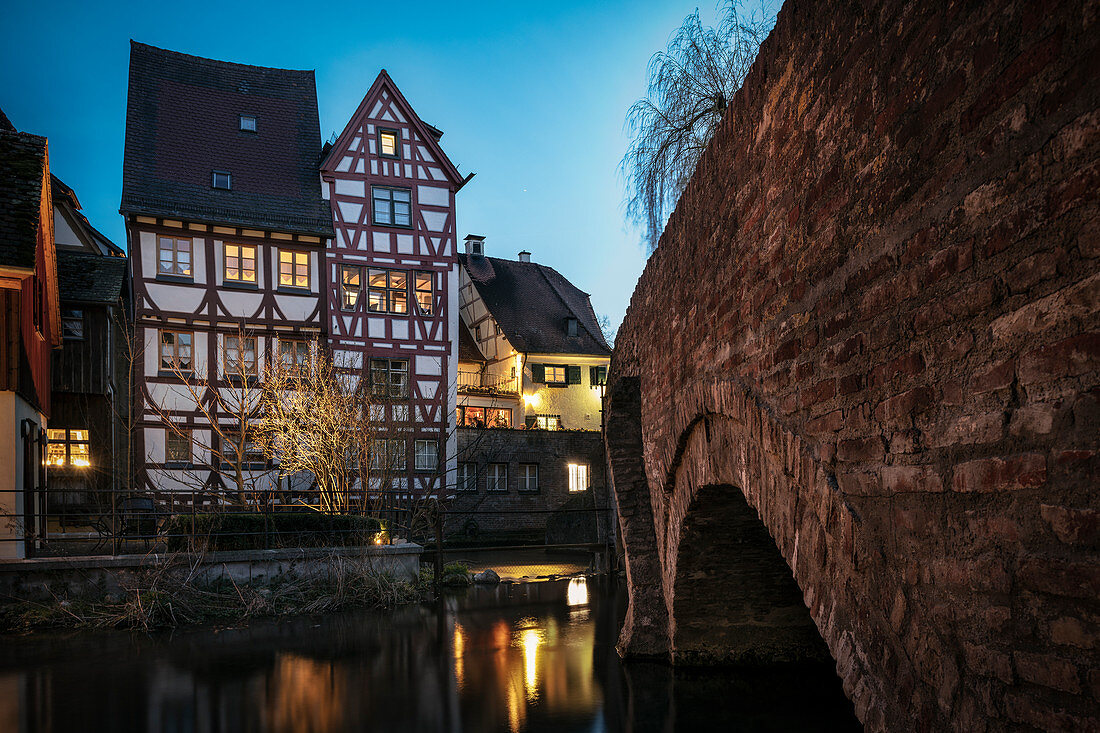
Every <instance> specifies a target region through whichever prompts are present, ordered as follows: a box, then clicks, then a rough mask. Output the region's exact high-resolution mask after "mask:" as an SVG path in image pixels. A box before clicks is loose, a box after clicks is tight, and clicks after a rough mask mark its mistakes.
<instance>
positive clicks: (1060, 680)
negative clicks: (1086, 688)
mask: <svg viewBox="0 0 1100 733" xmlns="http://www.w3.org/2000/svg"><path fill="white" fill-rule="evenodd" d="M1015 659H1016V672H1017V673H1018V674H1019V675H1020V677H1022V678H1023V679H1025V680H1027V681H1028V682H1033V683H1035V684H1037V685H1043V686H1044V687H1051V688H1053V689H1055V690H1062V691H1063V692H1071V693H1074V694H1076V693H1078V692H1080V691H1081V682H1080V680H1078V679H1077V668H1076V667H1075V666H1073V665H1072V664H1070V663H1069V662H1067V661H1066V660H1064V659H1061V658H1059V657H1055V656H1052V655H1050V654H1031V653H1028V652H1016V654H1015Z"/></svg>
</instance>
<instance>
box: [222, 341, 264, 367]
mask: <svg viewBox="0 0 1100 733" xmlns="http://www.w3.org/2000/svg"><path fill="white" fill-rule="evenodd" d="M222 344H223V346H222V348H223V357H224V358H223V360H222V362H223V363H224V364H225V375H226V376H227V377H254V376H256V374H257V371H256V337H255V336H226V337H225V341H223V342H222Z"/></svg>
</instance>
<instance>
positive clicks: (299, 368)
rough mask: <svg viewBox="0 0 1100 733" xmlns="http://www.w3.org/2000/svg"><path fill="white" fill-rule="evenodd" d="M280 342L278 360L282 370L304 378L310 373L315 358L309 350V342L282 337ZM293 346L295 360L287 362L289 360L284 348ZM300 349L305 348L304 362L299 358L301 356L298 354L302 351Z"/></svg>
mask: <svg viewBox="0 0 1100 733" xmlns="http://www.w3.org/2000/svg"><path fill="white" fill-rule="evenodd" d="M278 342H279V345H278V347H277V349H278V353H277V358H278V359H279V365H280V368H282V369H283V370H284V371H285V372H286V373H287V374H291V375H293V376H297V377H301V376H304V375H305V373H306V372H308V371H309V367H310V364H311V363H312V361H313V357H312V354H311V353H310V348H309V340H308V339H304V338H287V337H283V336H280V337H279V339H278ZM291 345H293V346H294V357H295V358H293V359H292V360H291V361H290V362H287V360H286V359H285V358H284V356H285V353H286V352H287V349H286V348H284V347H286V346H291ZM300 347H305V354H306V358H305V361H304V362H302V361H299V360H298V358H297V357H298V355H299V354H298V352H299V351H300ZM303 367H304V368H303Z"/></svg>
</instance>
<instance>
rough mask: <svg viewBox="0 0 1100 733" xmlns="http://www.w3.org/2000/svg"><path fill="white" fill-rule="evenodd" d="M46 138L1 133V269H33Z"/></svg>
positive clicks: (19, 133)
mask: <svg viewBox="0 0 1100 733" xmlns="http://www.w3.org/2000/svg"><path fill="white" fill-rule="evenodd" d="M45 165H46V138H44V137H39V136H38V135H31V134H30V133H26V132H15V131H13V130H0V266H2V267H18V268H23V269H34V266H35V252H36V251H37V248H38V227H39V225H40V224H41V222H40V221H39V220H40V219H41V211H42V208H41V207H42V179H43V170H44V166H45Z"/></svg>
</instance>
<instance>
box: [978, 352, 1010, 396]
mask: <svg viewBox="0 0 1100 733" xmlns="http://www.w3.org/2000/svg"><path fill="white" fill-rule="evenodd" d="M1015 375H1016V361H1015V360H1014V359H1007V360H1005V361H1002V362H1001V363H999V364H994V365H993V366H991V367H989V368H988V369H986V370H985V371H984V372H982V373H980V374H978V375H976V376H975V377H974V378H973V379H972V380H970V391H972V392H974V393H975V394H985V393H986V392H992V391H994V390H998V389H1008V388H1009V387H1011V386H1012V380H1013V379H1014V378H1015Z"/></svg>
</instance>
